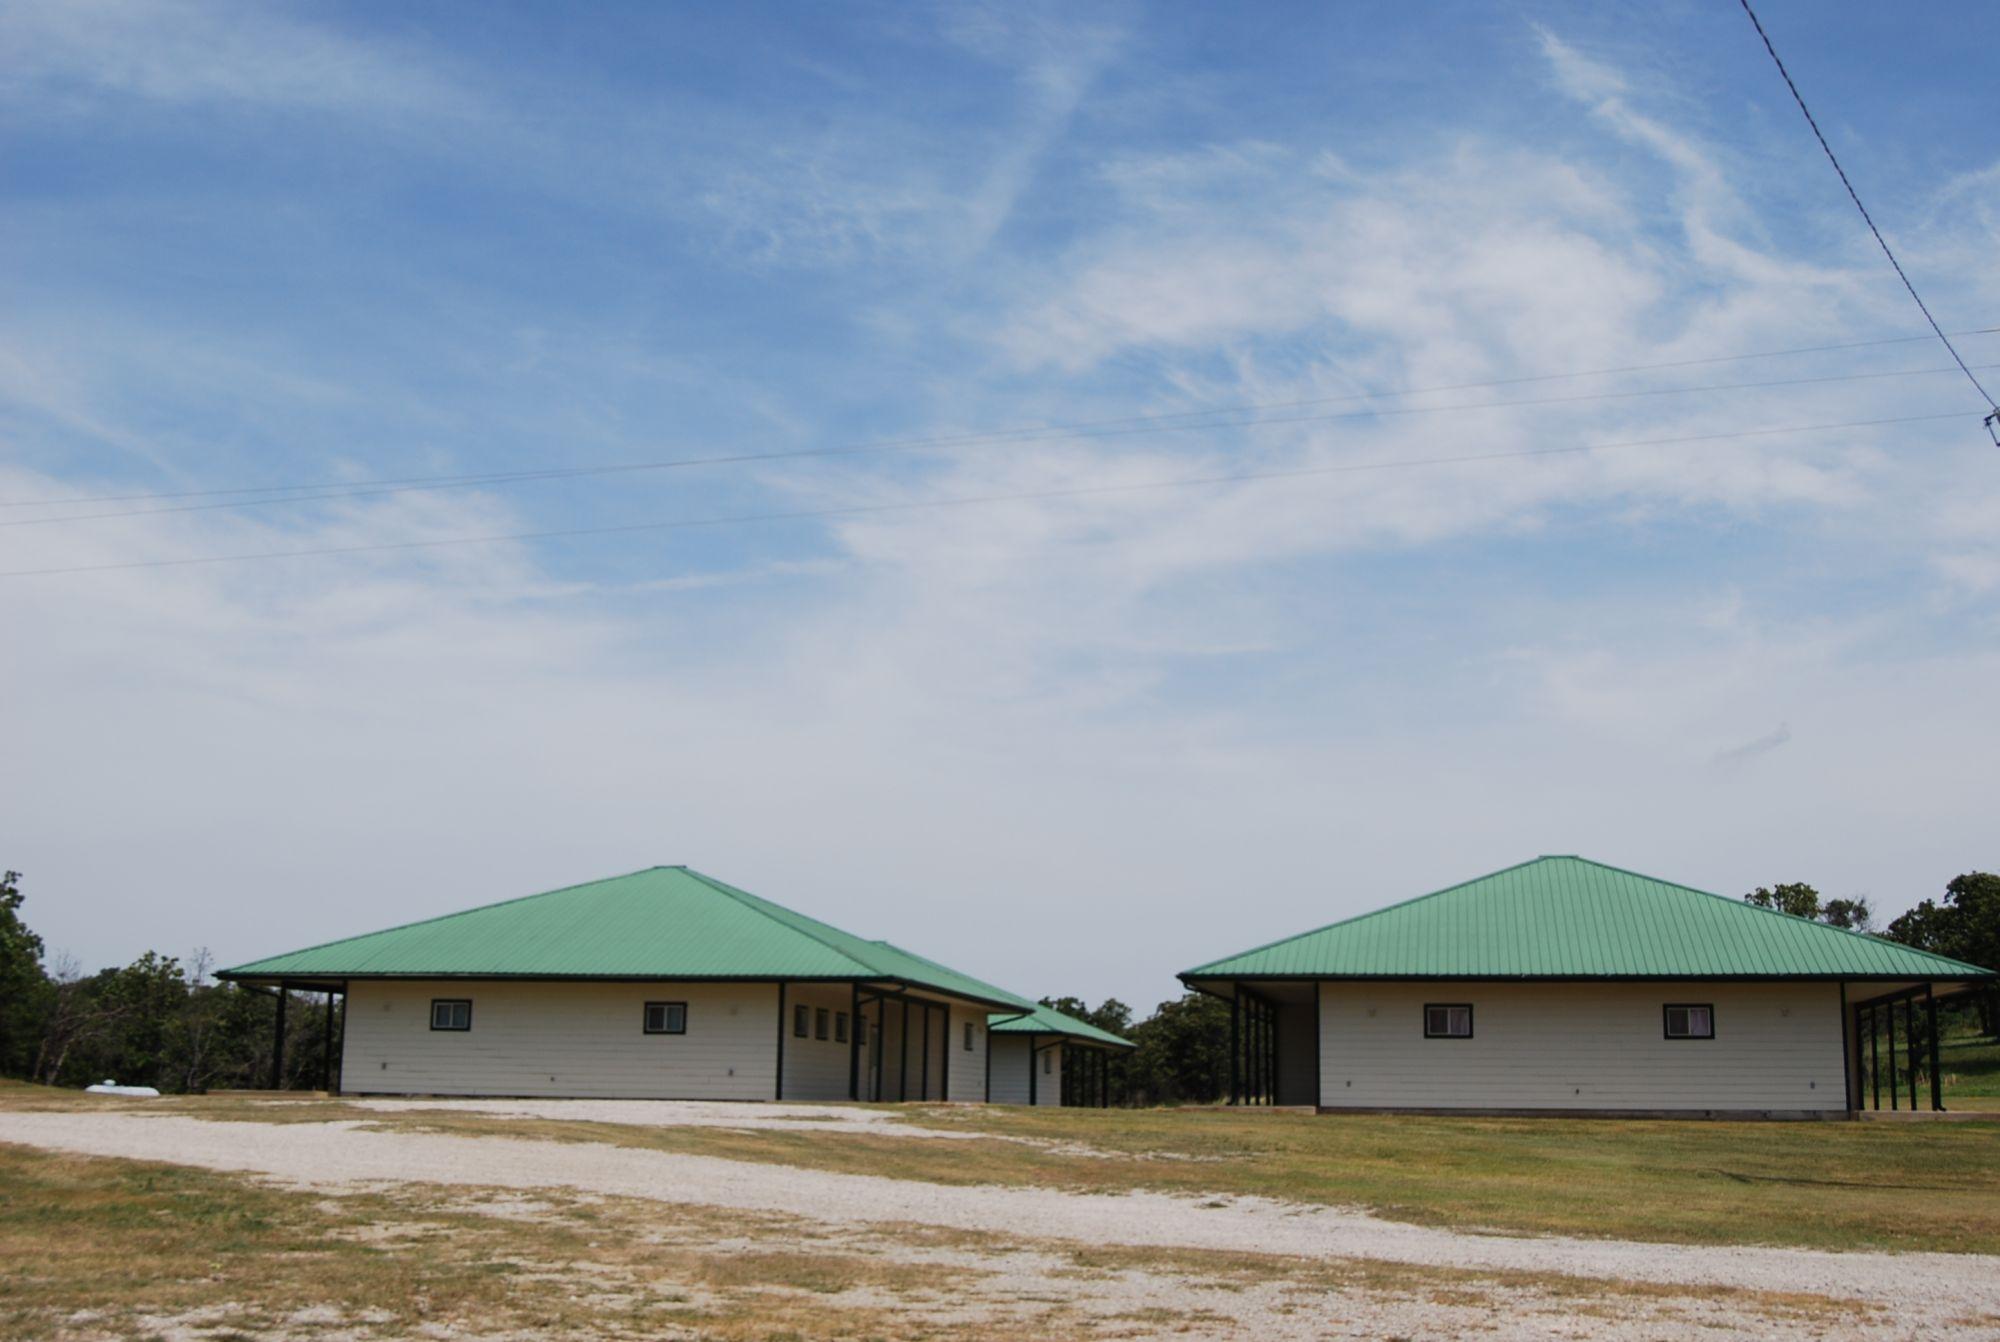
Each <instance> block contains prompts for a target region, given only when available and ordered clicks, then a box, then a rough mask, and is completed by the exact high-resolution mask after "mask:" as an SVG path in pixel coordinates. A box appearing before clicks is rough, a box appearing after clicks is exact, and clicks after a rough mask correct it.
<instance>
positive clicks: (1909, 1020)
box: [1903, 997, 1917, 1113]
mask: <svg viewBox="0 0 2000 1342" xmlns="http://www.w3.org/2000/svg"><path fill="white" fill-rule="evenodd" d="M1903 1070H1904V1071H1905V1072H1908V1073H1909V1075H1910V1112H1911V1113H1915V1112H1916V1109H1917V999H1916V998H1915V997H1906V998H1904V999H1903Z"/></svg>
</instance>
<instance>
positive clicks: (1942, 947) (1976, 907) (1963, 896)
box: [1884, 871, 2000, 1035]
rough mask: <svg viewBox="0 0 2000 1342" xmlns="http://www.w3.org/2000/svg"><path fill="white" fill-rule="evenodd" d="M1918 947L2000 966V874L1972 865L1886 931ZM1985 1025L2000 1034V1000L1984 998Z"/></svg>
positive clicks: (1981, 1003) (1981, 1000) (1988, 966)
mask: <svg viewBox="0 0 2000 1342" xmlns="http://www.w3.org/2000/svg"><path fill="white" fill-rule="evenodd" d="M1884 935H1885V936H1887V937H1888V938H1889V939H1890V940H1891V941H1900V942H1902V943H1903V944H1904V945H1906V946H1915V947H1916V948H1917V949H1918V950H1924V951H1930V952H1932V953H1933V954H1936V955H1948V956H1950V957H1951V958H1952V959H1954V960H1964V961H1965V962H1967V963H1968V964H1975V965H1978V966H1980V967H1981V968H1984V969H1991V968H1994V967H1995V966H2000V875H1995V874H1994V873H1992V872H1990V871H1969V872H1966V873H1965V874H1964V875H1962V876H1954V877H1952V879H1951V880H1950V881H1948V882H1947V883H1946V884H1945V887H1944V899H1943V901H1942V902H1940V901H1938V900H1933V899H1926V900H1924V901H1923V902H1922V903H1920V904H1918V905H1917V906H1916V907H1915V908H1914V909H1911V910H1910V911H1909V912H1908V913H1905V914H1903V915H1902V916H1901V917H1899V918H1897V919H1895V920H1894V921H1893V922H1891V923H1890V924H1889V927H1888V930H1887V931H1886V932H1885V933H1884ZM1979 1017H1980V1028H1981V1029H1982V1031H1984V1032H1985V1033H1987V1034H1994V1035H2000V1004H1996V1003H1995V1001H1994V994H1992V993H1985V994H1982V995H1981V996H1980V998H1979Z"/></svg>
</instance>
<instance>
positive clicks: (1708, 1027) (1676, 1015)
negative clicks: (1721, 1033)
mask: <svg viewBox="0 0 2000 1342" xmlns="http://www.w3.org/2000/svg"><path fill="white" fill-rule="evenodd" d="M1667 1038H1669V1039H1713V1038H1715V1008H1714V1007H1712V1006H1707V1005H1701V1006H1696V1005H1692V1004H1690V1005H1685V1006H1669V1007H1668V1008H1667Z"/></svg>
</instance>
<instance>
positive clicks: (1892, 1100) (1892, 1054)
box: [1888, 1002, 1902, 1109]
mask: <svg viewBox="0 0 2000 1342" xmlns="http://www.w3.org/2000/svg"><path fill="white" fill-rule="evenodd" d="M1888 1016H1889V1022H1888V1029H1889V1107H1890V1108H1891V1109H1894V1108H1896V1107H1897V1096H1899V1095H1900V1094H1901V1093H1902V1092H1901V1090H1900V1089H1899V1087H1898V1086H1897V1084H1896V1004H1895V1003H1894V1002H1891V1003H1889V1004H1888Z"/></svg>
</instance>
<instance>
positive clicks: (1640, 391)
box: [0, 336, 2000, 529]
mask: <svg viewBox="0 0 2000 1342" xmlns="http://www.w3.org/2000/svg"><path fill="white" fill-rule="evenodd" d="M1917 338H1918V339H1925V338H1927V337H1921V336H1920V337H1917ZM1980 366H1981V367H1982V368H2000V364H1982V365H1980ZM1953 371H1955V370H1953V369H1951V368H1902V369H1890V370H1884V371H1880V372H1872V373H1834V374H1828V375H1826V376H1822V377H1798V378H1777V379H1768V380H1765V381H1761V382H1716V383H1704V384H1700V385H1697V386H1692V387H1642V388H1636V389H1631V390H1626V391H1594V392H1581V393H1577V394H1574V395H1567V396H1542V397H1531V398H1526V399H1518V400H1512V401H1480V402H1474V403H1472V404H1470V405H1419V406H1382V407H1376V408H1374V409H1369V410H1347V411H1339V412H1335V413H1331V414H1319V415H1291V416H1284V417H1272V418H1264V419H1244V420H1234V421H1223V422H1218V423H1208V424H1167V423H1158V422H1153V421H1150V420H1149V421H1147V422H1143V423H1136V424H1135V423H1131V422H1129V421H1108V423H1113V424H1124V425H1125V427H1119V428H1110V427H1090V426H1081V427H1078V428H1076V429H1071V430H1066V431H1062V432H1043V433H1041V434H1039V435H1037V436H1034V437H1005V436H993V437H978V436H967V437H962V438H958V439H920V440H905V441H901V442H897V441H891V442H883V443H861V444H853V445H849V446H844V447H813V448H797V449H786V450H782V451H771V452H743V453H735V454H730V455H726V456H711V457H675V458H669V459H667V460H663V461H640V462H625V463H621V464H618V465H610V466H564V467H550V468H547V469H544V470H536V471H509V472H496V473H493V474H488V475H476V476H451V477H445V478H442V479H438V480H433V481H422V482H412V483H387V482H385V483H382V484H365V483H362V484H357V485H356V486H355V487H353V488H346V489H326V490H322V491H321V492H318V493H310V494H308V493H300V494H290V495H285V496H283V497H278V498H260V499H223V500H211V501H209V502H206V503H183V504H175V505H172V506H169V507H165V508H131V509H124V510H121V511H118V512H103V513H71V514H65V515H63V516H59V517H24V518H15V519H13V520H9V521H0V529H5V528H9V527H40V526H55V525H58V524H60V523H65V522H94V521H103V520H107V519H111V518H120V517H155V516H161V515H166V514H173V513H198V512H213V511H215V510H217V509H224V508H261V507H266V506H270V505H274V504H275V505H283V504H292V503H321V502H327V501H338V500H341V499H354V498H375V497H379V496H382V495H385V494H414V493H424V492H429V491H434V490H440V489H469V488H478V487H481V486H495V485H513V484H530V483H535V482H539V481H547V480H573V479H580V478H585V477H590V476H604V475H627V474H636V473H639V472H647V471H670V470H682V469H686V468H688V467H693V466H731V465H748V464H755V463H758V462H771V461H795V460H804V459H810V458H826V457H845V456H858V455H863V454H870V453H877V452H907V451H912V450H934V449H935V448H937V447H940V446H944V445H950V446H957V447H977V446H994V445H1004V444H1008V443H1022V442H1059V441H1066V440H1078V439H1093V438H1113V437H1125V436H1130V435H1134V434H1147V433H1186V432H1201V431H1204V430H1213V429H1257V428H1271V427H1282V426H1285V425H1293V424H1324V423H1331V422H1333V421H1337V420H1353V419H1380V418H1387V417H1390V416H1408V415H1442V414H1452V413H1463V412H1467V411H1475V410H1508V409H1515V408H1520V407H1532V406H1544V405H1571V404H1579V403H1583V402H1589V401H1615V400H1630V399H1635V398H1638V397H1646V396H1687V395H1695V394H1698V393H1702V392H1712V391H1756V390H1765V389H1769V388H1773V387H1806V386H1822V385H1826V384H1829V383H1836V382H1866V381H1876V380H1881V379H1887V378H1900V377H1927V376H1932V375H1935V374H1938V373H1950V372H1953ZM1328 399H1332V398H1328ZM1317 403H1318V404H1325V403H1326V401H1321V402H1317ZM1274 408H1284V407H1274ZM1207 413H1221V412H1220V411H1215V412H1207Z"/></svg>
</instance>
